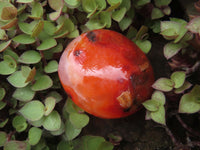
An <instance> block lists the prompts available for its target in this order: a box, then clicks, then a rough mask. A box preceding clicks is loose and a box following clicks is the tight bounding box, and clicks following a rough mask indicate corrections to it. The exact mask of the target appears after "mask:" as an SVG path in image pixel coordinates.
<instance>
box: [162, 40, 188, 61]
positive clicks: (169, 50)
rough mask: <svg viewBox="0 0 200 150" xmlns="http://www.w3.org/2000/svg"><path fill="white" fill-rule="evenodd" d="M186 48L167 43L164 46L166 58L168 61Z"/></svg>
mask: <svg viewBox="0 0 200 150" xmlns="http://www.w3.org/2000/svg"><path fill="white" fill-rule="evenodd" d="M183 47H184V46H183V45H182V44H181V43H179V44H175V43H172V42H170V43H167V44H166V45H165V46H164V56H165V57H166V58H167V59H170V58H172V57H173V56H174V55H176V54H177V53H178V52H179V51H180V50H181V49H182V48H183Z"/></svg>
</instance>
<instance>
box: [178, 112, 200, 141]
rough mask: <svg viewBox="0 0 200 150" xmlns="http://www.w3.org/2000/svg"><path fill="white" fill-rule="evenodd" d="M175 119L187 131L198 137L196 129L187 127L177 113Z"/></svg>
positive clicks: (199, 134) (199, 135)
mask: <svg viewBox="0 0 200 150" xmlns="http://www.w3.org/2000/svg"><path fill="white" fill-rule="evenodd" d="M176 118H177V120H178V121H179V122H180V124H181V125H182V127H183V128H185V129H186V130H187V131H188V132H190V133H192V134H193V135H195V136H198V137H200V133H199V132H197V131H194V130H193V129H192V128H190V127H188V125H187V124H185V122H184V121H183V120H182V119H181V117H180V116H179V115H178V114H177V115H176Z"/></svg>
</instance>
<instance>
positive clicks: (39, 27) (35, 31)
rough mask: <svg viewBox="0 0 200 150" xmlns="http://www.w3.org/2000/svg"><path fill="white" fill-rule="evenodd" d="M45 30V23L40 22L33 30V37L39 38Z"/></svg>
mask: <svg viewBox="0 0 200 150" xmlns="http://www.w3.org/2000/svg"><path fill="white" fill-rule="evenodd" d="M43 28H44V21H42V20H40V21H39V22H38V23H37V24H36V25H35V26H34V28H33V32H32V34H31V37H37V36H38V35H39V34H40V32H41V31H42V30H43Z"/></svg>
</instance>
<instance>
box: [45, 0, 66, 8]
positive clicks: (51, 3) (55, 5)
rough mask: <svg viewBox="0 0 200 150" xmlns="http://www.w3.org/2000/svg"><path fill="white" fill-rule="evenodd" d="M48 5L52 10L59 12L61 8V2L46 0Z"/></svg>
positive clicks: (58, 0)
mask: <svg viewBox="0 0 200 150" xmlns="http://www.w3.org/2000/svg"><path fill="white" fill-rule="evenodd" d="M48 3H49V6H50V7H51V8H52V9H53V10H60V9H62V8H63V1H62V0H48Z"/></svg>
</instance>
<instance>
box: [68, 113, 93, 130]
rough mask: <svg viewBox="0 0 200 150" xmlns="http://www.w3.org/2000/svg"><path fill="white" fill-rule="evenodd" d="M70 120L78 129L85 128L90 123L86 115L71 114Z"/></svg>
mask: <svg viewBox="0 0 200 150" xmlns="http://www.w3.org/2000/svg"><path fill="white" fill-rule="evenodd" d="M69 120H70V122H71V123H72V124H73V126H74V127H75V128H78V129H81V128H83V127H85V126H86V125H87V124H88V123H89V117H88V116H87V115H86V114H79V113H70V115H69Z"/></svg>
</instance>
